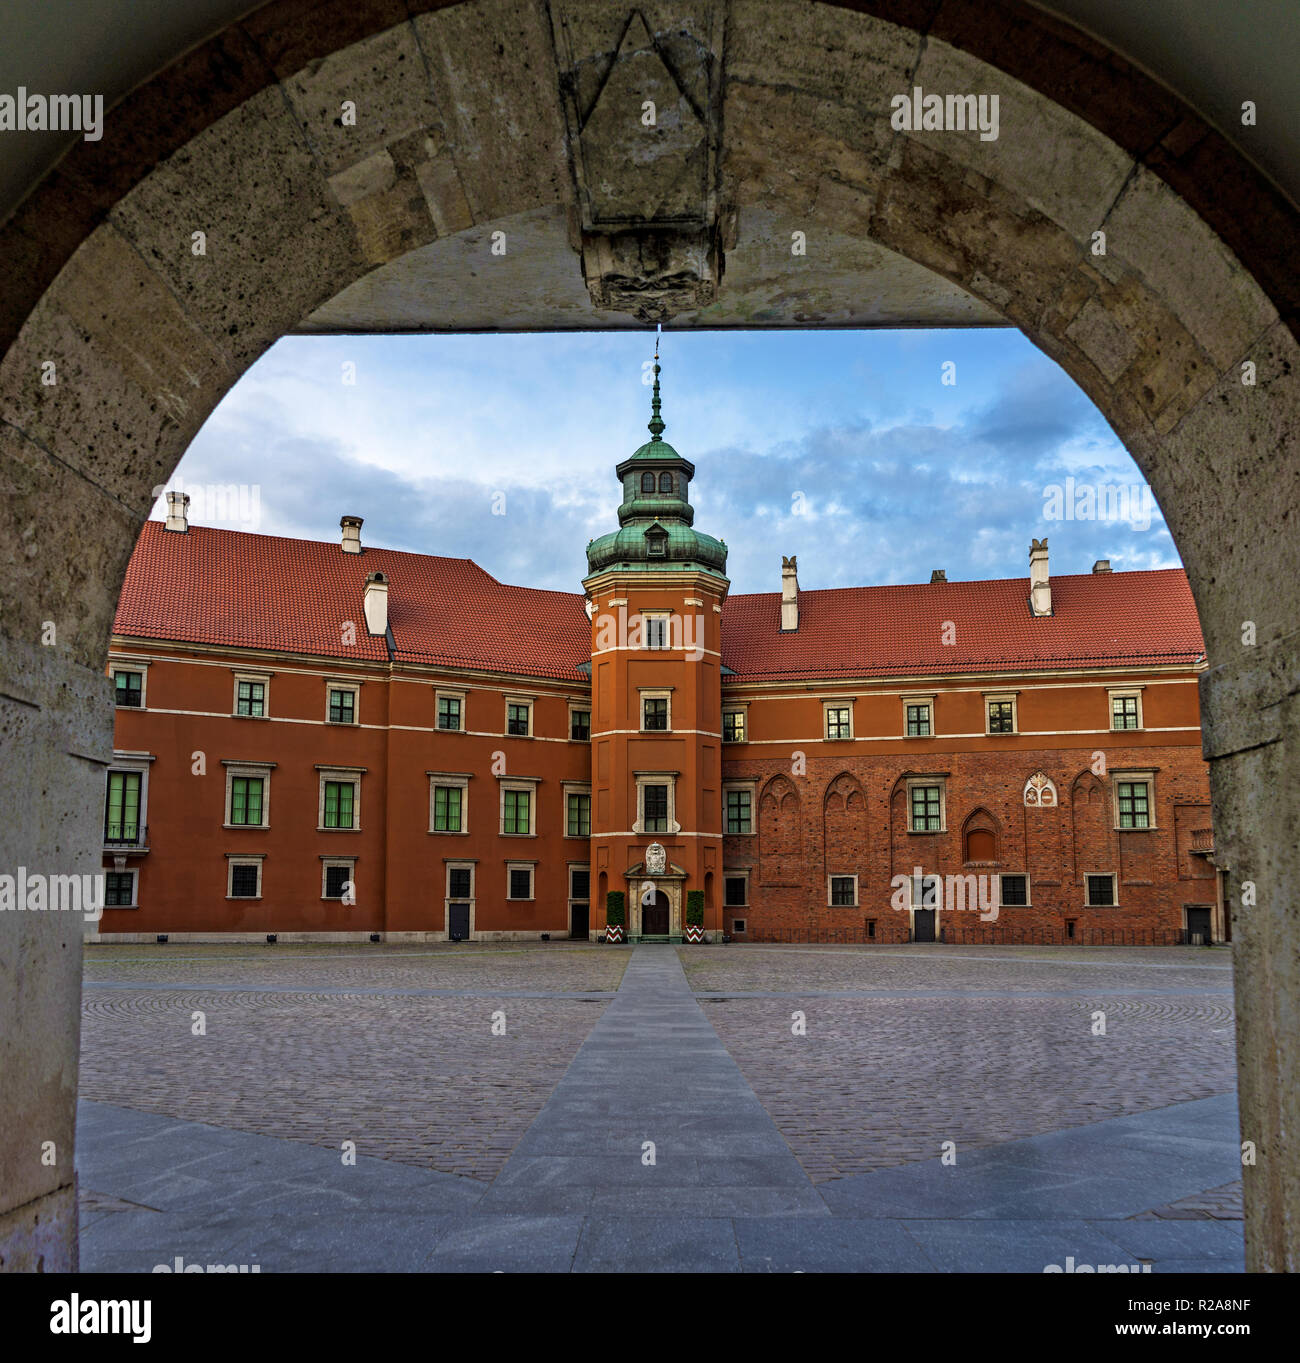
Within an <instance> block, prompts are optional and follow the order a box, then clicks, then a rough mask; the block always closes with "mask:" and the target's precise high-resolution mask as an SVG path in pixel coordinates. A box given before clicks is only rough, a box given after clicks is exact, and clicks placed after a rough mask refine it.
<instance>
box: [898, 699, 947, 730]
mask: <svg viewBox="0 0 1300 1363" xmlns="http://www.w3.org/2000/svg"><path fill="white" fill-rule="evenodd" d="M898 698H899V700H900V701H901V702H902V704H903V735H902V736H903V737H904V738H935V737H936V736H937V735H936V732H935V723H934V706H935V701H936V700H937V699H938V692H937V691H900V692H899V696H898ZM909 705H924V706H925V709H926V718H927V719H928V720H929V722H930V732H929V733H928V734H909V733H908V732H907V707H908V706H909Z"/></svg>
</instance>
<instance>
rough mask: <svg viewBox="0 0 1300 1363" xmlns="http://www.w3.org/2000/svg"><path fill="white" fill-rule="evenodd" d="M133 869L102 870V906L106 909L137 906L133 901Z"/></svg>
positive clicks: (134, 881) (134, 880)
mask: <svg viewBox="0 0 1300 1363" xmlns="http://www.w3.org/2000/svg"><path fill="white" fill-rule="evenodd" d="M136 874H137V873H136V872H135V871H105V872H104V907H105V908H106V909H134V908H138V907H139V906H138V905H137V904H136V901H135V887H136Z"/></svg>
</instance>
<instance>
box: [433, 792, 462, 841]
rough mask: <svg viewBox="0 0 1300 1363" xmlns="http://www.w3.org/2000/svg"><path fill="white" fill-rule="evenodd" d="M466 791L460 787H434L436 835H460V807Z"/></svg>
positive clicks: (434, 827) (434, 826)
mask: <svg viewBox="0 0 1300 1363" xmlns="http://www.w3.org/2000/svg"><path fill="white" fill-rule="evenodd" d="M463 795H464V791H462V790H461V788H460V787H459V786H434V788H433V831H434V832H435V833H459V832H460V831H461V822H460V806H461V799H462V797H463Z"/></svg>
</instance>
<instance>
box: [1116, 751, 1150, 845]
mask: <svg viewBox="0 0 1300 1363" xmlns="http://www.w3.org/2000/svg"><path fill="white" fill-rule="evenodd" d="M1156 770H1157V768H1155V767H1145V768H1141V769H1139V768H1136V767H1111V769H1110V771H1109V773H1108V775H1109V776H1110V794H1111V812H1112V814H1113V816H1114V820H1115V832H1116V833H1150V832H1152V831H1153V830H1154V829H1155V827H1156ZM1130 781H1132V782H1145V783H1146V788H1147V822H1146V826H1145V827H1144V828H1121V827H1120V822H1119V788H1120V784H1121V783H1122V782H1130Z"/></svg>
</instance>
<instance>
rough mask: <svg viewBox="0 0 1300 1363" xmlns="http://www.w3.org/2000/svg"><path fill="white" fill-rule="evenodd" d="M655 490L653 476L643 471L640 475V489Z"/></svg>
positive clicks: (645, 490)
mask: <svg viewBox="0 0 1300 1363" xmlns="http://www.w3.org/2000/svg"><path fill="white" fill-rule="evenodd" d="M654 490H655V476H654V474H653V473H643V474H642V475H641V491H642V492H653V491H654Z"/></svg>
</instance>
